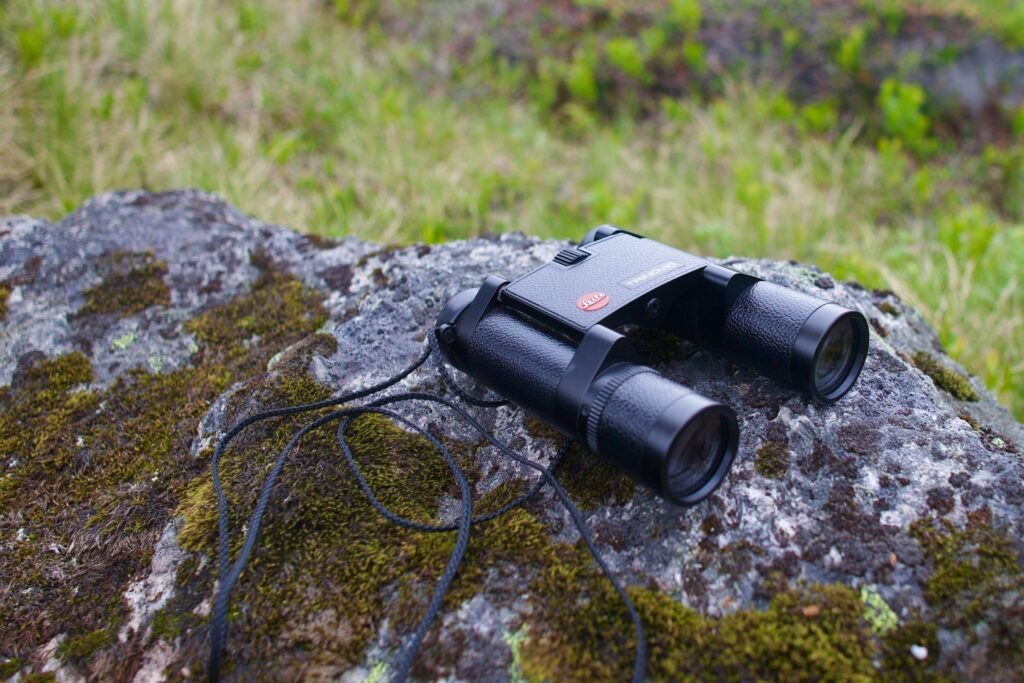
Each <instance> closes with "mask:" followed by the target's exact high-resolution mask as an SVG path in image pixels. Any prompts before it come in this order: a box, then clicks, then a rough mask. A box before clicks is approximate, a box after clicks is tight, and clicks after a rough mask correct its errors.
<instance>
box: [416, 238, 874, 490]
mask: <svg viewBox="0 0 1024 683" xmlns="http://www.w3.org/2000/svg"><path fill="white" fill-rule="evenodd" d="M630 324H632V325H638V326H642V327H649V328H657V329H663V330H665V331H667V332H670V333H672V334H676V335H678V336H680V337H682V338H684V339H687V340H690V341H692V342H694V343H696V344H698V345H700V346H703V347H705V348H707V349H709V350H711V351H713V352H717V353H720V354H722V355H724V356H725V357H727V358H729V359H730V360H733V361H735V362H737V363H739V364H741V365H745V366H747V367H750V368H752V369H754V370H756V371H758V372H760V373H762V374H764V375H766V376H768V377H771V378H773V379H774V380H776V381H778V382H779V383H781V384H784V385H787V386H790V387H793V388H795V389H797V390H799V391H801V392H803V393H804V394H806V395H808V396H809V397H810V398H812V399H813V400H816V401H818V402H821V403H833V402H835V401H837V400H838V399H839V398H841V397H842V396H843V395H844V394H845V393H846V392H847V391H849V390H850V388H851V387H852V386H853V384H854V383H855V382H856V380H857V376H858V375H859V373H860V370H861V368H862V367H863V365H864V359H865V357H866V355H867V347H868V327H867V321H866V320H865V318H864V316H863V315H862V314H861V313H859V312H857V311H853V310H850V309H846V308H844V307H842V306H839V305H837V304H834V303H828V302H825V301H822V300H820V299H817V298H815V297H811V296H808V295H806V294H802V293H799V292H795V291H793V290H791V289H788V288H785V287H782V286H779V285H775V284H772V283H769V282H765V281H763V280H760V279H758V278H756V277H753V276H751V275H746V274H744V273H739V272H737V271H734V270H731V269H729V268H726V267H723V266H720V265H717V264H714V263H711V262H709V261H706V260H704V259H701V258H699V257H697V256H694V255H692V254H688V253H686V252H683V251H680V250H678V249H674V248H672V247H669V246H667V245H664V244H662V243H660V242H657V241H655V240H650V239H645V238H643V237H640V236H638V235H635V234H633V233H629V232H626V231H623V230H619V229H618V228H615V227H613V226H601V227H598V228H595V229H594V230H591V231H590V232H589V233H588V234H587V236H586V237H584V239H583V240H582V241H581V243H580V245H579V246H577V247H570V248H567V249H563V250H562V251H560V252H559V253H558V254H557V255H556V256H555V258H554V259H553V260H552V261H551V262H549V263H547V264H545V265H543V266H541V267H540V268H537V269H536V270H534V271H532V272H530V273H528V274H526V275H524V276H522V277H520V278H518V279H517V280H514V281H512V282H509V281H506V280H503V279H501V278H498V277H495V276H490V277H488V278H487V279H486V280H485V281H484V283H483V284H482V285H481V286H480V287H479V288H477V289H470V290H465V291H463V292H460V293H459V294H457V295H456V296H454V297H453V298H452V299H451V300H450V301H449V302H448V303H447V305H446V306H445V307H444V309H443V310H442V312H441V314H440V315H439V316H438V319H437V325H436V330H435V333H436V334H437V337H438V340H439V341H440V347H441V351H442V354H443V355H444V356H445V358H446V360H448V362H449V363H451V364H452V365H454V366H455V367H457V368H459V369H460V370H462V371H463V372H465V373H467V374H468V375H470V376H471V377H473V378H475V379H476V380H478V381H479V382H481V383H482V384H484V385H485V386H487V387H489V388H491V389H492V390H494V391H496V392H497V393H498V394H501V395H502V396H504V397H505V398H508V399H510V400H511V401H513V402H514V403H517V404H518V405H520V406H522V407H523V408H524V409H526V410H527V411H529V412H530V413H532V414H534V415H536V416H537V417H538V418H540V419H542V420H544V421H545V422H547V423H549V424H551V425H553V426H554V427H555V428H557V429H558V430H559V431H561V432H562V433H564V434H566V435H568V436H570V437H572V438H574V439H577V440H579V441H581V442H582V443H584V444H586V446H587V447H588V448H589V449H590V450H591V451H593V452H594V453H596V454H597V455H598V456H599V457H601V458H602V459H604V460H605V461H607V462H609V463H610V464H612V465H613V466H614V467H616V468H618V469H619V470H621V471H623V472H624V473H625V474H627V475H628V476H630V477H631V478H633V479H634V480H636V481H638V482H640V483H642V484H644V485H646V486H648V487H649V488H651V489H652V490H654V491H655V492H656V493H658V494H659V495H661V496H662V497H664V498H666V499H668V500H670V501H672V502H674V503H677V504H682V505H688V504H694V503H697V502H699V501H700V500H702V499H704V498H706V497H707V496H708V495H710V494H711V493H712V492H713V491H714V489H715V488H717V486H718V485H719V484H720V483H721V482H722V480H723V479H724V477H725V475H726V474H727V472H728V470H729V467H730V465H731V464H732V460H733V458H734V456H735V454H736V449H737V446H738V443H739V428H738V426H737V421H736V416H735V413H734V412H733V411H732V409H730V408H729V407H728V406H726V405H724V404H722V403H719V402H717V401H714V400H712V399H709V398H707V397H704V396H701V395H700V394H698V393H696V392H694V391H693V390H691V389H689V388H687V387H685V386H683V385H681V384H679V383H677V382H674V381H672V380H669V379H667V378H666V377H664V376H662V375H661V374H660V373H658V372H657V371H655V370H654V369H652V368H650V367H648V366H646V365H643V364H642V359H641V358H639V357H638V355H637V353H636V351H635V350H634V349H633V347H632V345H631V344H630V342H629V339H628V338H627V337H625V336H624V335H622V334H620V333H619V332H617V331H616V328H619V327H621V326H623V325H630Z"/></svg>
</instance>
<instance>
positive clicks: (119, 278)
mask: <svg viewBox="0 0 1024 683" xmlns="http://www.w3.org/2000/svg"><path fill="white" fill-rule="evenodd" d="M101 267H103V268H106V269H107V270H109V273H108V274H107V276H106V277H105V278H104V279H103V281H102V282H100V284H98V285H96V286H95V287H91V288H89V289H87V290H85V292H84V295H85V305H84V306H82V308H80V309H79V310H78V313H77V314H76V315H77V316H86V315H108V314H114V315H118V316H120V317H127V316H129V315H134V314H135V313H138V312H140V311H143V310H145V309H147V308H149V307H150V306H167V305H168V304H169V303H170V302H171V290H170V289H169V288H168V287H167V284H166V283H165V282H164V276H165V275H166V274H167V265H166V264H165V263H164V262H163V261H158V260H157V259H156V257H155V256H154V255H153V253H152V252H142V253H138V252H127V251H119V252H115V253H113V254H111V255H110V256H109V257H107V258H106V259H105V260H104V262H103V263H102V264H101Z"/></svg>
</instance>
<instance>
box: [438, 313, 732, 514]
mask: <svg viewBox="0 0 1024 683" xmlns="http://www.w3.org/2000/svg"><path fill="white" fill-rule="evenodd" d="M462 296H463V295H460V297H462ZM460 297H456V299H454V300H453V302H454V301H456V300H458V299H459V298H460ZM467 298H468V297H467ZM453 313H456V312H455V311H447V316H448V319H449V320H451V323H449V324H457V320H456V319H455V318H456V317H457V314H456V315H452V314H453ZM445 316H446V314H442V317H445ZM443 341H444V340H443V339H442V347H441V348H442V351H443V352H444V353H445V356H446V357H447V359H448V360H449V361H450V362H451V363H452V364H453V365H455V366H456V367H458V368H459V369H461V370H463V371H464V372H466V373H467V374H469V375H470V376H472V377H474V378H476V379H477V380H478V381H480V382H481V383H483V384H484V385H486V386H487V387H489V388H491V389H493V390H494V391H496V392H497V393H499V394H501V395H502V396H504V397H506V398H508V399H510V400H512V401H513V402H515V403H517V404H519V405H520V406H522V407H523V408H525V409H526V410H528V411H529V412H531V413H533V414H534V415H536V416H537V417H539V418H541V419H543V420H545V421H547V422H549V423H551V424H555V425H558V426H559V427H560V428H561V429H562V431H565V432H567V433H568V435H569V436H571V437H573V438H575V439H577V440H579V441H581V442H583V443H585V444H586V445H587V446H588V447H589V449H590V450H591V451H593V452H594V453H596V454H597V455H598V456H599V457H601V458H602V459H604V460H605V461H607V462H609V464H611V465H612V466H614V467H615V468H617V469H618V470H620V471H621V472H623V473H625V474H627V475H628V476H630V477H631V478H632V479H634V480H635V481H637V482H639V483H641V484H644V485H645V486H648V487H649V488H651V489H652V490H654V491H655V492H656V493H658V494H659V495H661V496H662V497H664V498H666V499H668V500H670V501H672V502H674V503H677V504H681V505H686V504H693V503H696V502H699V501H700V500H702V499H704V498H706V497H707V496H708V495H710V494H711V492H712V491H714V489H715V488H717V486H718V485H719V484H720V483H721V481H722V480H723V479H724V477H725V474H726V473H727V472H728V470H729V467H730V465H731V464H732V460H733V457H734V456H735V454H736V449H737V445H738V442H739V428H738V426H737V423H736V416H735V414H734V413H733V411H732V410H731V409H730V408H728V407H726V406H724V405H722V404H721V403H718V402H716V401H712V400H711V399H708V398H706V397H704V396H701V395H700V394H697V393H695V392H694V391H693V390H691V389H689V388H687V387H684V386H682V385H681V384H678V383H677V382H673V381H672V380H669V379H667V378H665V377H664V376H662V375H661V374H660V373H658V372H657V371H655V370H653V369H652V368H649V367H647V366H643V365H638V364H635V363H632V362H629V361H627V360H621V361H618V362H613V363H611V364H610V365H608V366H607V367H605V368H604V369H602V370H601V371H600V372H599V374H597V376H596V377H594V378H593V380H592V381H591V382H589V383H588V386H585V387H582V388H581V391H580V392H579V394H580V395H581V397H582V398H581V399H580V400H579V401H578V402H576V404H575V405H573V406H572V412H575V414H576V416H577V419H576V420H574V421H572V423H573V425H574V427H572V426H570V427H569V428H566V426H565V424H566V423H565V421H562V423H561V424H560V421H559V420H557V419H556V410H557V409H556V405H557V402H558V400H559V384H560V383H561V382H562V380H563V378H564V377H565V376H566V375H567V374H568V373H569V370H570V364H572V363H573V360H574V357H575V355H576V353H577V349H578V347H577V346H576V345H575V344H573V343H572V342H571V341H570V340H568V339H567V338H564V337H562V336H561V335H559V334H558V333H556V332H554V331H552V330H548V329H544V328H542V327H541V326H539V325H537V324H536V323H534V322H532V321H529V320H528V319H526V318H525V317H524V316H522V315H520V314H518V313H515V312H513V311H509V310H507V309H503V308H500V307H497V308H494V309H492V310H490V311H488V312H487V313H486V314H485V315H483V317H481V318H480V319H479V321H478V322H477V324H476V326H475V329H474V331H473V333H472V336H471V337H470V338H469V340H468V344H465V348H454V347H456V346H458V343H457V342H456V341H455V339H454V336H453V335H449V343H448V344H444V343H443Z"/></svg>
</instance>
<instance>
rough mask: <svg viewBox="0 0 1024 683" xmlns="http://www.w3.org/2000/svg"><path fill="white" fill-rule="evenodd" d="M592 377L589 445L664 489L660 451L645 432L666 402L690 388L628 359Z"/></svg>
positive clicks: (631, 473) (635, 476) (641, 479)
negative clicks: (593, 395)
mask: <svg viewBox="0 0 1024 683" xmlns="http://www.w3.org/2000/svg"><path fill="white" fill-rule="evenodd" d="M605 374H607V375H608V377H601V378H599V379H598V381H597V382H595V386H594V389H595V393H596V394H597V396H600V397H601V400H600V401H595V403H594V405H593V408H592V409H591V415H590V417H589V419H588V430H587V431H588V432H589V434H588V437H590V438H589V439H588V441H590V442H591V443H590V444H589V445H590V448H591V449H592V450H593V451H594V452H596V453H597V454H598V455H600V456H602V457H604V458H605V459H610V460H611V461H612V462H613V464H614V465H615V466H616V467H618V468H619V469H620V470H622V471H623V472H625V473H626V474H627V475H629V476H630V477H632V478H633V479H635V480H636V481H639V482H642V483H644V484H646V485H647V486H649V487H650V488H652V489H654V490H655V491H661V490H662V481H661V480H662V472H661V468H662V463H663V462H664V457H663V454H661V457H659V454H656V453H652V452H651V449H650V448H649V442H648V435H649V434H650V433H651V430H652V428H653V427H654V423H655V422H656V421H657V420H658V417H659V416H660V415H661V414H662V413H663V412H664V411H665V410H666V408H668V407H669V406H670V405H672V404H673V403H675V402H676V401H678V400H679V399H681V398H682V397H684V396H686V395H688V394H691V393H693V390H692V389H689V388H687V387H684V386H683V385H681V384H678V383H676V382H673V381H672V380H670V379H667V378H666V377H664V376H663V375H661V374H660V373H658V372H656V371H654V370H652V369H651V368H647V367H643V366H636V365H631V364H627V363H621V364H619V365H615V366H612V367H611V368H609V369H608V370H606V371H605Z"/></svg>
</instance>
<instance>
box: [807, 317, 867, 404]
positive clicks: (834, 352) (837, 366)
mask: <svg viewBox="0 0 1024 683" xmlns="http://www.w3.org/2000/svg"><path fill="white" fill-rule="evenodd" d="M856 336H857V332H856V330H855V329H854V327H853V323H852V322H851V321H850V319H849V318H843V319H842V320H840V321H839V322H838V323H836V324H835V325H833V326H832V329H830V330H829V331H828V334H827V335H826V336H825V341H824V342H822V344H821V352H820V353H819V354H818V361H817V365H815V367H814V384H815V388H816V389H817V390H818V392H819V393H821V394H825V395H827V394H829V393H831V392H832V391H834V390H835V389H836V388H837V387H838V386H839V385H840V384H842V383H843V380H845V379H846V376H847V375H848V374H849V372H850V369H851V368H852V367H853V361H854V355H855V352H856V348H857V344H856V343H855V342H856Z"/></svg>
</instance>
